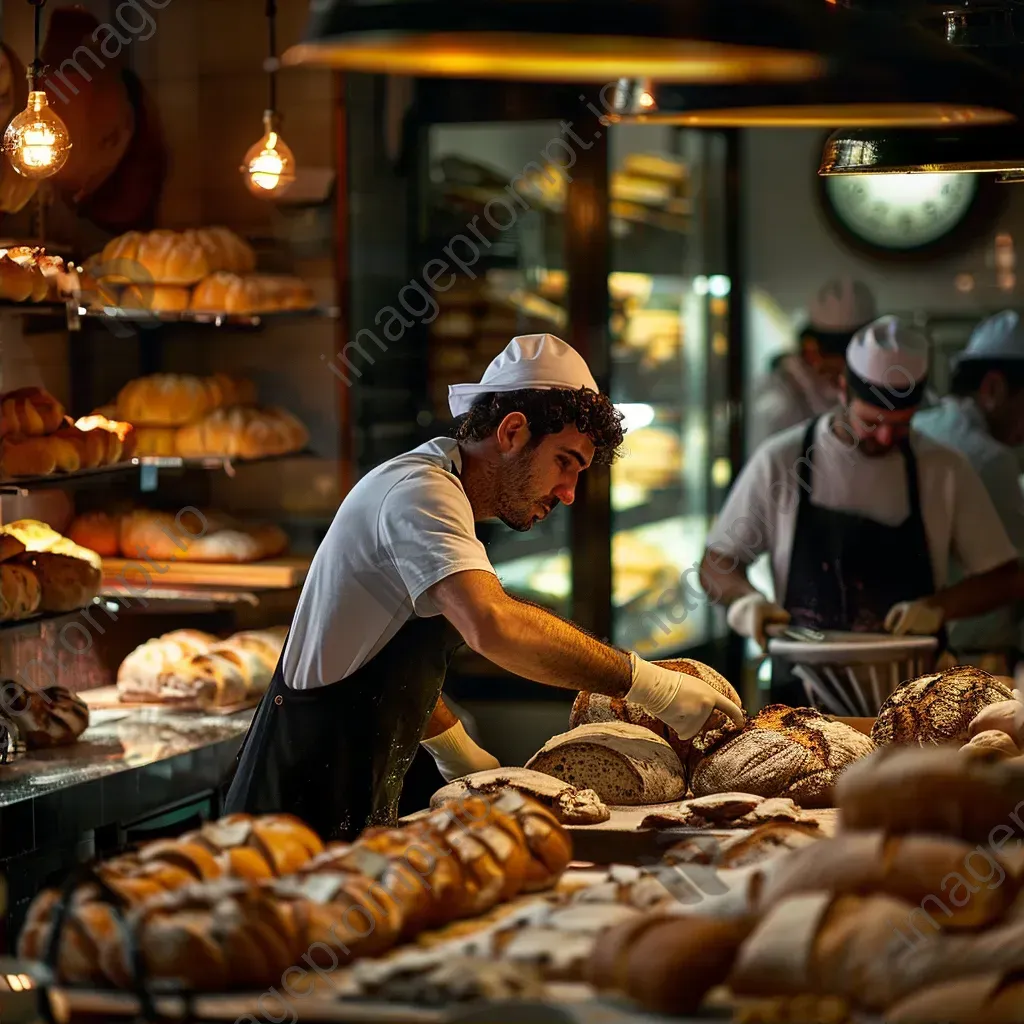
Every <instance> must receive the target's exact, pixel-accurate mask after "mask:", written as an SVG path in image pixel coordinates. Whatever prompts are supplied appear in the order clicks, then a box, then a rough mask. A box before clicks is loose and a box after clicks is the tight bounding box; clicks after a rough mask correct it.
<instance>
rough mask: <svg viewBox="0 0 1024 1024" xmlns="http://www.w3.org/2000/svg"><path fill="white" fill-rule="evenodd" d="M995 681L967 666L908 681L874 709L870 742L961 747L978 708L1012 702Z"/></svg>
mask: <svg viewBox="0 0 1024 1024" xmlns="http://www.w3.org/2000/svg"><path fill="white" fill-rule="evenodd" d="M1012 699H1013V693H1012V691H1011V690H1010V689H1009V687H1007V686H1005V685H1004V684H1003V683H1001V682H1000V681H999V680H998V679H996V677H995V676H991V675H989V674H988V673H987V672H983V671H982V670H981V669H980V668H974V667H973V666H971V665H959V666H957V667H956V668H951V669H949V670H948V671H947V672H936V673H935V674H933V675H927V676H921V677H920V678H918V679H910V680H908V681H907V682H905V683H904V684H903V685H902V686H900V687H899V689H897V690H895V691H894V692H893V693H892V694H891V695H890V696H889V698H888V700H886V702H885V703H884V704H883V705H882V707H881V708H880V709H879V712H878V717H877V718H876V719H875V724H874V725H873V726H872V728H871V738H872V739H873V740H874V741H875V743H877V744H878V745H879V746H881V745H883V744H888V743H916V744H918V745H919V746H924V745H925V744H927V743H959V744H962V743H966V742H967V741H968V740H969V739H970V725H971V722H972V721H973V719H974V717H975V716H976V715H977V714H978V712H979V711H981V710H982V708H984V707H987V706H988V705H989V704H997V703H998V702H999V701H1004V700H1012Z"/></svg>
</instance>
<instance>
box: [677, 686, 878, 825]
mask: <svg viewBox="0 0 1024 1024" xmlns="http://www.w3.org/2000/svg"><path fill="white" fill-rule="evenodd" d="M872 750H874V743H873V742H872V741H871V740H870V739H869V738H868V737H867V736H865V735H863V733H859V732H857V730H856V729H853V728H851V727H850V726H848V725H844V724H843V723H841V722H834V721H832V720H831V719H829V718H826V717H825V716H824V715H822V714H821V713H820V712H817V711H814V710H813V709H811V708H788V707H785V706H784V705H782V704H771V705H769V706H768V707H766V708H764V709H763V710H762V711H760V712H759V713H758V714H757V716H756V717H754V718H753V719H751V720H750V721H749V722H748V723H747V724H746V725H745V726H744V727H743V729H742V730H741V731H740V732H739V733H724V734H723V735H722V736H721V737H720V738H719V739H718V740H717V741H716V742H715V744H714V745H713V747H712V748H711V749H710V750H709V751H708V753H707V754H706V755H705V757H704V758H703V760H701V761H700V763H699V764H698V765H697V768H696V770H695V771H694V773H693V778H692V779H691V787H692V789H693V793H694V796H698V797H701V796H709V795H711V794H712V793H722V792H729V791H741V792H744V793H754V794H756V795H758V796H764V797H776V796H784V797H790V798H791V799H792V800H794V801H796V802H797V803H798V804H800V806H802V807H828V806H830V804H831V791H832V787H833V785H835V782H836V780H837V779H838V778H839V776H840V775H841V774H842V772H843V771H844V770H845V769H846V768H847V767H848V766H849V765H851V764H853V762H854V761H857V760H859V759H860V758H862V757H864V756H866V755H867V754H870V753H871V751H872Z"/></svg>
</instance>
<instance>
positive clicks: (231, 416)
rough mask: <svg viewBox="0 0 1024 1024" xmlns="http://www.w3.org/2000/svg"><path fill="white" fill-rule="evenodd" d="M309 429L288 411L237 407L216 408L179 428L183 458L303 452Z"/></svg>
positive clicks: (256, 456)
mask: <svg viewBox="0 0 1024 1024" xmlns="http://www.w3.org/2000/svg"><path fill="white" fill-rule="evenodd" d="M308 442H309V432H308V431H307V430H306V428H305V427H304V426H303V425H302V423H301V422H300V421H299V420H298V419H296V417H295V416H293V415H292V414H291V413H290V412H287V411H286V410H284V409H279V408H257V407H255V406H236V407H235V408H232V409H216V410H215V411H213V412H212V413H210V414H209V415H208V416H206V417H204V418H203V419H201V420H199V422H197V423H192V424H190V425H188V426H186V427H182V428H181V430H179V431H178V439H177V443H178V454H179V455H181V456H182V457H183V458H189V459H191V458H203V457H209V456H223V457H225V458H238V459H259V458H267V457H270V456H274V455H290V454H293V453H295V452H300V451H302V449H303V448H305V447H306V445H307V444H308Z"/></svg>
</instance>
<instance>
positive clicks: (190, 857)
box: [18, 793, 571, 991]
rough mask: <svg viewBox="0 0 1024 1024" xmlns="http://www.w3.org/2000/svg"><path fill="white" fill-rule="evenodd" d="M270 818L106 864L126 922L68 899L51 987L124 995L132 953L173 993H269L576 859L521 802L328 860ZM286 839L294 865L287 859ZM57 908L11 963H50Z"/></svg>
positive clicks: (36, 922)
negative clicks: (286, 976)
mask: <svg viewBox="0 0 1024 1024" xmlns="http://www.w3.org/2000/svg"><path fill="white" fill-rule="evenodd" d="M273 820H274V821H276V822H277V824H276V826H275V830H274V831H275V835H274V836H273V837H270V836H267V835H266V833H267V831H268V829H267V827H266V823H267V822H268V819H266V818H258V819H251V818H248V817H247V816H244V815H234V816H232V817H231V818H228V819H224V820H223V821H221V822H218V823H216V824H214V825H212V826H205V827H204V828H203V829H201V830H200V831H199V832H198V833H193V834H191V835H189V836H183V837H182V839H180V840H178V841H176V842H166V841H163V842H158V843H155V844H152V845H151V846H149V847H144V848H143V849H142V850H141V851H140V852H139V854H138V855H137V856H136V857H135V858H128V859H127V860H126V861H122V862H121V864H120V865H118V864H116V863H115V864H112V865H108V866H106V867H104V866H101V867H100V868H99V874H100V875H101V877H103V878H104V880H105V881H106V882H107V884H108V885H109V886H110V888H111V889H113V890H114V892H115V893H116V895H117V896H118V897H119V898H120V899H121V900H122V902H123V904H124V909H123V910H122V911H119V910H118V909H117V908H115V907H113V906H111V904H110V903H109V902H107V901H104V900H103V899H102V898H100V895H99V893H98V891H97V889H96V887H95V886H92V885H85V886H83V887H81V888H79V889H78V890H76V891H75V892H74V893H73V894H72V895H71V897H70V900H69V906H68V907H67V913H66V915H65V918H64V923H63V929H64V930H63V934H62V936H61V942H60V944H59V954H58V962H57V964H56V968H57V973H58V975H59V976H60V978H61V979H62V980H63V981H65V982H70V983H76V982H78V983H84V984H91V985H115V986H119V987H128V986H130V985H131V983H132V979H133V970H132V966H131V959H130V952H131V950H132V948H135V949H137V950H138V953H139V963H140V966H141V968H142V971H143V973H144V974H145V976H146V977H148V978H150V979H153V980H160V979H163V980H171V979H174V980H176V981H177V982H178V983H180V984H183V985H184V986H185V987H186V988H189V989H192V990H194V991H226V990H231V989H262V988H264V987H266V986H269V985H274V984H277V983H278V982H279V981H280V978H281V975H282V973H287V971H288V968H290V967H291V968H293V969H294V965H295V964H298V963H300V962H303V958H305V962H307V963H310V964H311V965H315V967H316V968H318V969H327V970H329V969H331V968H333V967H337V966H338V965H339V964H344V963H349V962H351V961H352V960H355V959H358V958H363V957H372V956H377V955H380V954H381V953H384V952H385V951H387V950H388V949H389V948H391V947H392V946H393V945H394V944H395V943H396V942H398V941H400V940H401V939H408V938H412V937H413V936H415V935H417V934H418V933H419V932H421V931H422V930H423V929H425V928H429V927H434V926H437V925H440V924H443V923H446V922H449V921H454V920H457V919H459V918H468V917H473V916H476V915H479V914H482V913H485V912H486V911H487V910H488V909H490V908H492V907H494V906H495V905H496V904H497V903H499V902H501V901H504V900H510V899H512V898H514V897H515V896H516V895H518V894H519V893H521V892H536V891H539V890H541V889H545V888H550V887H551V886H553V885H554V884H555V883H556V882H557V880H558V878H559V876H560V875H561V873H562V871H564V869H565V868H566V866H567V865H568V863H569V860H570V858H571V845H570V842H569V839H568V837H567V835H566V833H565V832H564V831H563V830H562V828H561V827H560V826H559V824H558V822H557V821H555V819H554V818H553V817H552V816H551V814H550V812H549V811H547V810H546V809H544V808H542V807H540V806H539V805H538V804H534V803H532V802H531V801H529V800H527V799H525V798H524V797H522V796H520V795H519V794H515V793H503V794H500V795H498V796H496V797H495V798H494V799H493V800H484V799H481V798H476V797H472V798H468V799H466V800H464V801H460V802H455V803H452V804H449V805H446V806H444V807H442V808H440V809H439V810H438V811H436V812H434V813H433V814H432V815H430V816H429V818H427V819H424V820H422V821H420V822H417V823H416V824H414V825H409V826H407V827H405V828H399V829H370V830H367V832H365V833H364V834H363V836H362V837H360V838H359V839H357V840H356V842H355V843H353V844H334V845H332V846H329V847H328V848H327V849H326V850H323V851H322V852H321V851H320V844H319V840H318V839H317V838H316V837H315V836H313V835H312V834H311V833H309V832H308V830H305V829H303V828H302V826H300V825H299V824H298V823H297V822H294V821H293V820H290V819H286V818H282V817H278V818H276V819H273ZM211 833H212V835H211ZM257 833H260V834H259V835H258V841H257V842H255V843H254V842H253V837H254V836H256V835H257ZM286 839H287V841H288V844H289V848H290V852H289V853H288V854H287V855H283V856H282V855H281V854H282V853H283V850H282V847H283V845H284V841H285V840H286ZM265 851H269V852H270V853H271V854H272V856H271V857H267V856H266V852H265ZM275 851H276V852H278V854H279V856H278V859H276V860H274V858H273V853H274V852H275ZM290 872H295V874H289V873H290ZM282 876H283V877H282ZM58 901H59V895H58V894H57V893H56V892H55V891H53V890H47V891H44V892H42V893H40V895H39V896H37V897H36V899H35V900H34V902H33V904H32V906H31V908H30V909H29V913H28V917H27V920H26V924H25V927H24V929H23V931H22V933H21V936H20V937H19V941H18V955H19V956H22V957H26V958H30V959H38V958H40V957H41V956H42V955H43V954H44V952H45V950H46V949H47V946H48V942H49V939H50V929H51V927H52V923H51V922H52V916H53V911H54V909H55V907H56V905H57V903H58ZM119 913H121V914H123V916H124V925H123V927H122V926H119V922H118V915H119Z"/></svg>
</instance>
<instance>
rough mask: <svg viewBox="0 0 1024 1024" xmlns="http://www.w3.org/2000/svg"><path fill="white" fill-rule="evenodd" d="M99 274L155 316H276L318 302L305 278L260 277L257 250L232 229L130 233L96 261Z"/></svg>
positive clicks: (124, 300)
mask: <svg viewBox="0 0 1024 1024" xmlns="http://www.w3.org/2000/svg"><path fill="white" fill-rule="evenodd" d="M90 267H91V269H92V272H93V273H94V274H96V275H97V276H98V277H99V278H100V279H102V280H103V281H104V282H108V283H110V284H112V285H114V286H115V287H123V291H122V292H121V297H120V302H121V305H122V306H124V307H125V308H127V309H145V310H150V311H152V312H154V313H180V312H182V311H184V310H194V311H196V312H203V313H238V314H252V313H269V312H278V311H281V310H304V309H310V308H312V307H313V305H314V298H313V293H312V291H311V290H310V288H309V286H308V285H306V284H305V283H304V282H303V281H301V280H300V279H299V278H297V277H290V276H286V275H272V274H255V273H254V270H255V268H256V255H255V253H254V252H253V250H252V247H251V246H250V245H249V244H248V243H247V242H246V241H245V240H244V239H242V238H240V237H239V236H238V235H236V234H235V233H234V232H233V231H230V230H229V229H228V228H224V227H211V228H194V229H189V230H187V231H169V230H166V229H160V230H157V231H149V232H140V231H129V232H128V233H127V234H124V235H119V236H118V237H117V238H115V239H113V240H112V241H110V242H108V243H107V245H106V246H105V247H104V249H103V251H102V252H101V253H99V254H98V255H97V256H95V257H93V258H92V261H91V262H90Z"/></svg>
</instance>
